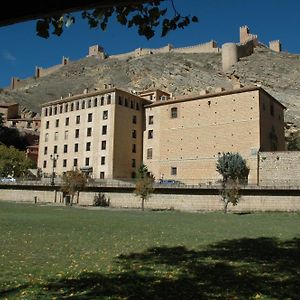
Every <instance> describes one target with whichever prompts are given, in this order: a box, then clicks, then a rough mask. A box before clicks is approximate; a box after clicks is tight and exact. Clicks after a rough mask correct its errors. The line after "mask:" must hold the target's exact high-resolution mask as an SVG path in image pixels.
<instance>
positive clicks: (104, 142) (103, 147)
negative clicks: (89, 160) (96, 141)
mask: <svg viewBox="0 0 300 300" xmlns="http://www.w3.org/2000/svg"><path fill="white" fill-rule="evenodd" d="M105 149H106V141H102V142H101V150H105Z"/></svg>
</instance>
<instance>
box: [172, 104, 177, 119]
mask: <svg viewBox="0 0 300 300" xmlns="http://www.w3.org/2000/svg"><path fill="white" fill-rule="evenodd" d="M171 118H172V119H175V118H177V107H172V108H171Z"/></svg>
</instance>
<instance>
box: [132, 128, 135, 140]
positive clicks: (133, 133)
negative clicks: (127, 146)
mask: <svg viewBox="0 0 300 300" xmlns="http://www.w3.org/2000/svg"><path fill="white" fill-rule="evenodd" d="M132 138H134V139H135V138H136V130H135V129H133V130H132Z"/></svg>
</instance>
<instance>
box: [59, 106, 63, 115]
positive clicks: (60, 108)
mask: <svg viewBox="0 0 300 300" xmlns="http://www.w3.org/2000/svg"><path fill="white" fill-rule="evenodd" d="M62 112H63V106H62V105H60V106H59V113H60V114H62Z"/></svg>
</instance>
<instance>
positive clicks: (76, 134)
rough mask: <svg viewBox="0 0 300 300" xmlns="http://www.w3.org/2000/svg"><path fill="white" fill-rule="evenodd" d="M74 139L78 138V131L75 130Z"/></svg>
mask: <svg viewBox="0 0 300 300" xmlns="http://www.w3.org/2000/svg"><path fill="white" fill-rule="evenodd" d="M75 138H76V139H77V138H79V129H75Z"/></svg>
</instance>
